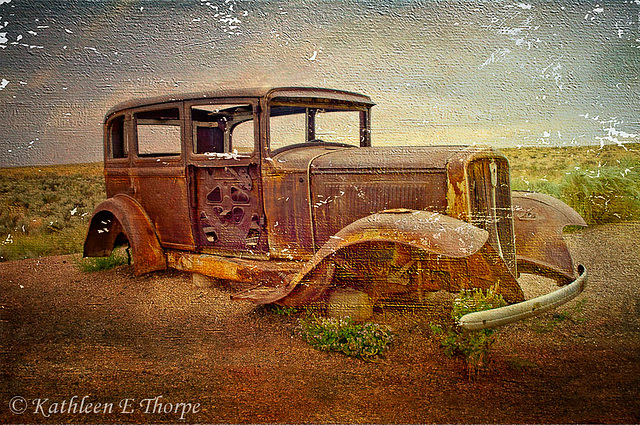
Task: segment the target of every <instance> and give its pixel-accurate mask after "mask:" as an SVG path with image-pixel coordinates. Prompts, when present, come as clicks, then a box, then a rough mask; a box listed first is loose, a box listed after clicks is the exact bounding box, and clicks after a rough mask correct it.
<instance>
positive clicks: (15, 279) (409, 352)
mask: <svg viewBox="0 0 640 425" xmlns="http://www.w3.org/2000/svg"><path fill="white" fill-rule="evenodd" d="M639 236H640V224H625V225H606V226H599V227H592V228H588V229H585V230H582V231H579V232H575V233H571V234H568V235H567V239H568V242H569V243H570V246H571V248H572V250H573V252H574V257H575V259H576V260H577V261H578V262H580V263H582V264H584V265H586V267H587V270H588V272H589V275H590V278H589V282H590V284H589V286H588V288H587V289H586V291H585V293H584V294H582V295H581V296H580V298H578V299H577V300H574V301H572V302H571V303H569V304H567V305H565V306H563V307H562V308H561V309H560V310H559V311H560V312H564V314H562V315H558V312H556V313H555V315H554V314H553V313H547V314H545V315H544V316H542V317H541V318H537V319H530V320H528V321H525V322H521V323H518V324H514V325H510V326H507V327H505V328H503V329H502V330H501V331H500V333H499V337H498V341H497V343H496V344H495V345H494V347H493V349H492V352H491V355H490V361H489V364H488V365H487V369H486V370H485V371H483V372H482V374H481V375H480V377H479V378H478V379H476V380H471V381H470V380H469V379H468V376H467V373H466V372H465V369H464V364H463V362H462V360H461V359H457V358H449V357H447V356H446V355H445V354H444V353H443V351H442V349H441V348H440V347H439V345H438V342H437V340H436V339H435V338H434V337H433V336H432V334H431V331H430V328H429V322H430V321H431V320H434V319H433V317H428V316H426V315H425V314H424V312H422V311H414V312H399V311H397V310H389V309H386V310H382V311H378V312H377V313H376V317H375V318H374V320H375V321H376V322H378V323H386V324H389V325H390V326H391V327H392V328H393V331H394V333H395V335H396V338H395V341H394V343H393V346H392V348H391V349H390V350H389V351H388V352H387V354H386V355H385V357H384V358H382V359H380V361H378V362H375V363H369V362H364V361H361V360H357V359H353V358H349V357H345V356H343V355H340V354H335V353H326V352H320V351H317V350H315V349H313V348H311V347H310V346H308V345H307V344H306V343H305V342H304V341H303V340H302V339H301V337H300V336H299V335H297V333H296V326H297V319H296V318H295V317H289V316H283V315H277V314H275V313H273V312H270V311H266V310H265V309H256V308H255V307H254V306H252V305H250V304H245V303H238V302H231V301H230V300H229V294H230V292H229V291H228V290H225V289H224V288H216V287H213V288H204V289H203V288H198V287H196V286H194V285H193V284H192V282H191V279H190V277H189V275H187V274H184V273H178V272H172V271H169V272H163V273H156V274H152V275H147V276H143V277H138V278H136V277H134V276H133V275H132V272H131V269H130V268H129V267H128V266H124V267H120V268H118V269H115V270H110V271H105V272H96V273H89V274H83V273H81V272H79V271H77V270H76V268H75V266H74V264H73V261H72V258H71V257H69V256H63V257H48V258H40V259H33V260H24V261H17V262H9V263H1V264H0V287H1V289H0V291H1V292H0V320H1V321H0V333H1V335H2V336H1V340H0V374H1V375H0V376H1V378H0V379H1V381H0V422H2V423H68V422H73V423H109V422H127V423H140V422H145V423H149V422H153V423H158V422H187V423H191V422H200V423H205V422H207V423H220V422H231V423H247V422H250V423H256V422H261V423H264V422H289V423H300V422H307V423H308V422H313V423H335V422H339V423H364V422H367V423H416V422H420V423H452V422H465V423H496V422H500V423H524V422H526V423H532V422H533V423H550V422H554V423H558V422H561V423H589V422H591V423H593V422H597V423H621V422H623V423H638V422H640V285H639V284H640V248H639V244H638V242H637V241H638V237H639ZM524 281H525V282H526V284H527V287H528V291H529V292H530V293H535V292H541V291H545V290H550V289H551V287H550V286H549V285H548V282H542V281H540V280H538V279H532V278H530V277H527V276H525V278H524ZM433 309H434V311H435V316H442V315H445V314H446V303H435V302H434V307H433Z"/></svg>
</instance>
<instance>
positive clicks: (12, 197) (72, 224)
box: [0, 163, 105, 261]
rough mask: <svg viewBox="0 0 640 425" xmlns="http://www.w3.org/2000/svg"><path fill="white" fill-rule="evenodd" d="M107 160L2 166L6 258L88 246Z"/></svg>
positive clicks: (0, 256) (0, 236)
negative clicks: (87, 234) (86, 237)
mask: <svg viewBox="0 0 640 425" xmlns="http://www.w3.org/2000/svg"><path fill="white" fill-rule="evenodd" d="M104 198H105V188H104V178H103V176H102V163H95V164H74V165H58V166H41V167H19V168H3V169H0V261H10V260H17V259H22V258H32V257H38V256H46V255H56V254H70V253H74V252H81V251H82V243H83V239H84V235H85V232H86V227H87V225H88V222H89V220H90V217H91V213H92V211H93V209H94V207H95V206H96V205H97V204H98V203H99V202H101V201H102V200H103V199H104Z"/></svg>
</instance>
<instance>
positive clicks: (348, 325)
mask: <svg viewBox="0 0 640 425" xmlns="http://www.w3.org/2000/svg"><path fill="white" fill-rule="evenodd" d="M299 324H300V332H301V334H302V338H303V339H304V340H305V341H306V342H307V343H309V344H310V345H311V346H312V347H315V348H317V349H319V350H323V351H337V352H339V353H342V354H345V355H347V356H352V357H357V358H360V359H363V360H372V359H374V358H375V357H377V356H378V355H380V354H382V353H383V352H384V351H385V350H386V349H387V348H388V347H389V345H390V344H391V342H392V341H393V334H392V333H391V331H390V330H389V329H387V328H385V327H383V326H381V325H378V324H375V323H363V324H358V323H356V322H355V321H354V320H352V319H351V318H350V317H344V318H340V319H332V318H324V317H317V316H310V317H307V318H301V319H300V320H299Z"/></svg>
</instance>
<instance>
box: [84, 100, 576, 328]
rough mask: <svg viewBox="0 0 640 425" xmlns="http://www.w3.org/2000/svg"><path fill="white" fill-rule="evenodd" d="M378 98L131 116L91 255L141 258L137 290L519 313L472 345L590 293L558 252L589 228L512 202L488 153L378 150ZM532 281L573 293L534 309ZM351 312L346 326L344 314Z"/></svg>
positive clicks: (144, 109) (118, 139)
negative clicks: (437, 295)
mask: <svg viewBox="0 0 640 425" xmlns="http://www.w3.org/2000/svg"><path fill="white" fill-rule="evenodd" d="M373 105H374V104H373V103H372V101H371V99H370V98H369V97H368V96H364V95H360V94H356V93H351V92H346V91H339V90H330V89H318V88H272V89H238V90H228V91H219V92H213V93H199V94H195V95H184V96H167V97H162V98H153V99H144V100H135V101H130V102H126V103H123V104H120V105H118V106H116V107H114V108H113V109H111V110H110V111H109V112H108V113H107V115H106V118H105V125H104V140H105V143H104V157H105V160H104V175H105V179H106V189H107V197H108V199H107V200H106V201H104V202H102V203H101V204H100V205H98V206H97V208H96V210H95V212H94V215H93V218H92V220H91V224H90V227H89V230H88V233H87V237H86V241H85V246H84V255H85V256H89V257H91V256H106V255H109V253H110V252H111V251H112V249H113V248H114V247H116V246H118V245H123V244H128V245H129V246H130V248H131V255H132V260H133V267H134V271H135V273H136V274H144V273H148V272H151V271H156V270H163V269H166V268H174V269H178V270H185V271H190V272H193V273H197V274H198V275H204V276H209V277H211V278H215V279H221V280H228V281H235V282H245V283H253V287H249V286H247V287H246V288H244V289H243V290H242V291H241V292H239V293H237V294H235V295H233V296H232V297H233V298H235V299H239V300H251V301H253V302H255V303H258V304H268V303H276V304H279V305H283V306H299V305H306V304H319V305H325V306H328V307H327V308H334V307H335V308H341V307H344V306H346V307H347V308H351V307H354V306H355V308H358V309H359V310H355V311H356V312H357V314H361V313H362V312H364V313H363V314H364V316H365V317H366V315H367V314H368V313H367V312H370V311H371V308H372V307H371V306H373V305H375V304H376V303H380V302H385V301H388V300H395V301H396V302H398V303H407V304H410V303H413V304H414V305H419V304H420V302H421V301H423V300H424V299H425V297H427V296H428V294H429V293H430V292H434V291H440V290H445V291H450V292H457V291H459V290H460V289H464V288H483V289H486V288H490V287H493V288H495V289H496V290H497V292H498V293H500V294H502V295H503V297H504V298H505V300H506V301H507V302H508V303H509V304H510V305H507V306H506V307H502V308H499V309H495V310H489V311H487V312H479V313H472V314H471V315H468V316H465V317H464V318H463V319H462V320H461V323H462V325H463V327H466V328H467V329H479V328H482V327H489V326H496V325H500V324H503V323H509V322H512V321H515V320H519V319H521V318H524V317H528V316H530V315H533V314H536V313H538V312H541V311H544V310H547V309H549V308H553V307H555V306H557V305H560V304H562V303H564V302H566V301H568V300H570V299H571V298H573V297H575V296H576V295H578V294H579V293H580V292H581V291H582V290H583V288H584V286H585V284H586V271H585V268H584V267H583V266H581V265H580V266H577V267H574V265H573V262H572V259H571V255H570V253H569V251H568V249H567V246H566V245H565V243H564V241H563V238H562V229H563V228H564V227H565V226H567V225H577V226H585V225H586V224H585V222H584V220H583V219H582V218H581V217H580V216H579V215H578V214H577V213H576V212H575V211H574V210H573V209H571V208H570V207H569V206H567V205H566V204H564V203H562V202H561V201H559V200H557V199H555V198H552V197H550V196H547V195H542V194H536V193H529V192H517V191H511V189H510V183H509V163H508V161H507V159H506V158H505V157H504V156H503V155H502V154H501V153H499V152H498V151H496V150H494V149H492V148H488V147H469V146H419V147H399V146H389V147H377V146H376V147H374V146H372V145H371V134H370V133H371V131H370V119H371V118H370V113H371V108H372V106H373ZM520 272H526V273H535V274H542V275H545V276H547V277H552V278H554V279H555V280H556V281H557V282H558V284H559V285H560V286H561V287H560V288H558V289H557V290H554V291H552V292H551V293H549V294H547V295H543V296H541V297H538V298H535V299H532V300H528V301H525V299H524V295H523V291H522V288H521V286H520V285H519V283H518V280H517V278H518V276H519V273H520ZM347 311H349V310H347Z"/></svg>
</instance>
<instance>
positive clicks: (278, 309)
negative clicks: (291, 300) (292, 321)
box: [271, 305, 298, 316]
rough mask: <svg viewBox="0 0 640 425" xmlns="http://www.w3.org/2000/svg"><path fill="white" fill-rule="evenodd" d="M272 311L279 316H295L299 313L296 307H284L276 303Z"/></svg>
mask: <svg viewBox="0 0 640 425" xmlns="http://www.w3.org/2000/svg"><path fill="white" fill-rule="evenodd" d="M271 311H273V312H274V313H275V314H277V315H279V316H293V315H294V314H296V313H298V309H297V308H295V307H282V306H279V305H274V306H273V307H272V308H271Z"/></svg>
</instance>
